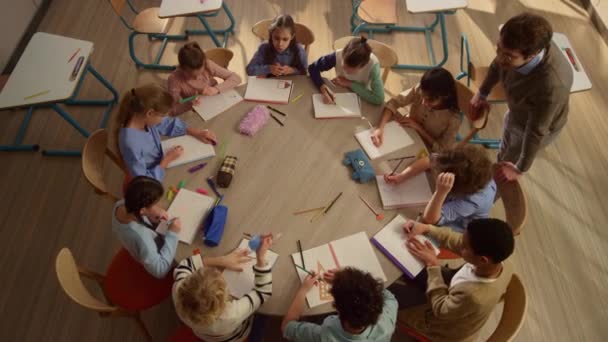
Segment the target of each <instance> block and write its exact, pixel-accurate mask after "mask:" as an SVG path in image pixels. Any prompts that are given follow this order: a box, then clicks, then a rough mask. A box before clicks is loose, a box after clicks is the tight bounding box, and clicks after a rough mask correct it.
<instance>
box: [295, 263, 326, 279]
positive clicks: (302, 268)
mask: <svg viewBox="0 0 608 342" xmlns="http://www.w3.org/2000/svg"><path fill="white" fill-rule="evenodd" d="M294 265H296V267H297V268H299V269H301V270H302V271H304V272H306V273H308V274H309V275H311V276H313V277H314V276H315V275H314V274H312V273H311V272H310V271H308V270H306V269H305V268H304V267H302V266H300V265H298V264H296V263H294ZM318 280H319V281H322V282H325V279H323V278H318Z"/></svg>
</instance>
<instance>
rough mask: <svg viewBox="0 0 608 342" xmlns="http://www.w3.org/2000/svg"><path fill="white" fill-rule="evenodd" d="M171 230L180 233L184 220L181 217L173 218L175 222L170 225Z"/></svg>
mask: <svg viewBox="0 0 608 342" xmlns="http://www.w3.org/2000/svg"><path fill="white" fill-rule="evenodd" d="M169 230H170V231H172V232H174V233H176V234H177V233H179V232H180V231H181V230H182V221H180V219H179V218H175V219H173V222H171V225H170V226H169Z"/></svg>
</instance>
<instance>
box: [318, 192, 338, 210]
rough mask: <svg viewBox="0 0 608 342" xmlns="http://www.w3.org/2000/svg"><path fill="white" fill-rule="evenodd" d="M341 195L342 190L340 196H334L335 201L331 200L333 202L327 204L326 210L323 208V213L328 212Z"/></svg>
mask: <svg viewBox="0 0 608 342" xmlns="http://www.w3.org/2000/svg"><path fill="white" fill-rule="evenodd" d="M340 196H342V193H341V192H340V193H339V194H338V196H336V198H334V200H333V201H331V203H330V204H329V205H328V206H327V208H325V210H323V214H326V213H327V212H328V211H329V209H331V207H332V206H333V205H334V203H336V201H337V200H338V198H340Z"/></svg>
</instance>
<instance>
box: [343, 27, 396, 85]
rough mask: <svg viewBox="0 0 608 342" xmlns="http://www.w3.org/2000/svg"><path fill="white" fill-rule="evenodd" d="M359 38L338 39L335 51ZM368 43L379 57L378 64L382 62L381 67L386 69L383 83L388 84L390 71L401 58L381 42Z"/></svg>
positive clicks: (383, 74)
mask: <svg viewBox="0 0 608 342" xmlns="http://www.w3.org/2000/svg"><path fill="white" fill-rule="evenodd" d="M353 38H357V37H354V36H347V37H342V38H340V39H337V40H336V41H335V42H334V44H333V48H334V50H337V49H342V48H344V47H345V46H346V44H348V42H350V41H351V39H353ZM367 43H368V44H369V45H370V46H371V48H372V51H373V52H374V55H376V57H378V62H380V67H381V68H382V69H384V71H383V72H382V82H385V83H386V79H387V78H388V73H389V71H390V69H391V68H392V67H393V66H394V65H395V64H397V63H398V62H399V57H397V53H396V52H395V50H393V48H392V47H390V46H388V45H386V44H384V43H382V42H379V41H377V40H373V39H368V40H367Z"/></svg>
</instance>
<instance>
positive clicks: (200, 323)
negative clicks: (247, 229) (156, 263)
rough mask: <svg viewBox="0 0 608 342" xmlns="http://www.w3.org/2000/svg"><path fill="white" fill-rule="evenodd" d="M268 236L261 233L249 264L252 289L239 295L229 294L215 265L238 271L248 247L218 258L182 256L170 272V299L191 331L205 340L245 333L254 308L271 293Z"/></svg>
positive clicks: (227, 338)
mask: <svg viewBox="0 0 608 342" xmlns="http://www.w3.org/2000/svg"><path fill="white" fill-rule="evenodd" d="M271 245H272V236H271V235H265V236H264V237H263V238H262V240H261V243H260V247H258V249H257V251H256V264H255V265H253V266H252V268H253V273H254V274H255V277H254V286H255V287H254V289H253V290H251V291H250V292H249V293H247V294H245V295H244V296H243V297H241V298H231V296H230V293H229V292H228V288H227V287H226V280H225V279H224V277H223V276H222V271H221V270H219V269H218V268H227V269H231V270H234V271H242V268H241V267H242V264H243V263H246V262H248V261H249V260H250V257H249V256H248V253H249V251H248V250H238V249H237V250H235V251H234V252H232V253H230V254H228V255H226V256H223V257H219V258H212V257H203V258H201V256H200V254H197V255H193V256H191V257H189V258H187V259H184V260H182V261H181V262H180V263H179V265H178V266H177V267H176V268H175V271H174V272H173V276H174V277H175V283H174V284H173V303H174V304H175V311H176V312H177V316H178V317H179V318H180V319H181V320H182V322H184V323H185V324H186V325H187V326H188V327H190V328H191V329H192V331H193V332H194V334H195V335H196V336H198V337H199V338H201V339H203V340H205V341H208V342H213V341H235V342H239V341H244V340H245V339H246V338H247V336H248V335H249V333H250V331H251V328H252V324H253V314H254V313H255V311H256V310H257V309H258V308H259V307H260V306H261V305H262V304H264V302H265V301H267V300H268V299H269V298H270V296H272V269H271V268H272V265H270V264H269V263H268V262H267V261H266V252H267V251H268V249H269V248H270V246H271Z"/></svg>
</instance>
